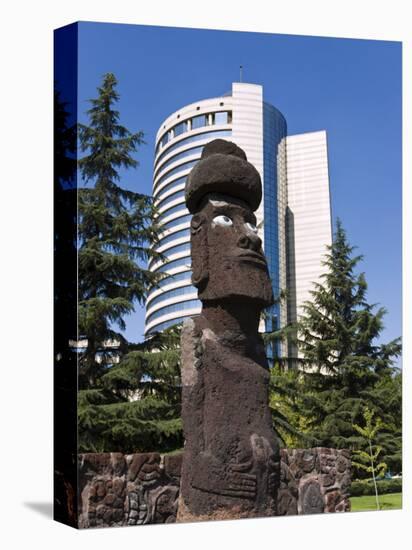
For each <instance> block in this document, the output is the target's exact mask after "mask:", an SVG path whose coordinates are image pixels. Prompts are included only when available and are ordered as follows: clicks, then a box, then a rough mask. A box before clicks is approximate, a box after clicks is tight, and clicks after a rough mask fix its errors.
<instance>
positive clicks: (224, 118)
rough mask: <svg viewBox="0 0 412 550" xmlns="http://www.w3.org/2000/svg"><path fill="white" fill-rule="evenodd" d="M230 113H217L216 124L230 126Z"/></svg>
mask: <svg viewBox="0 0 412 550" xmlns="http://www.w3.org/2000/svg"><path fill="white" fill-rule="evenodd" d="M228 115H229V113H228V112H227V111H224V112H221V113H215V124H228V123H229V116H228Z"/></svg>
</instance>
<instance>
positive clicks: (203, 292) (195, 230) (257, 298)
mask: <svg viewBox="0 0 412 550" xmlns="http://www.w3.org/2000/svg"><path fill="white" fill-rule="evenodd" d="M191 244H192V271H193V275H192V281H193V284H194V285H195V286H197V288H198V290H199V298H200V299H201V300H202V301H211V300H225V301H232V302H239V301H242V300H246V301H247V300H252V301H254V302H256V303H258V304H259V305H260V306H261V307H262V308H263V307H267V306H268V305H271V304H272V303H273V293H272V285H271V281H270V278H269V273H268V268H267V263H266V259H265V256H264V254H263V251H262V242H261V240H260V238H259V237H258V235H257V228H256V218H255V215H254V214H253V212H252V210H251V209H250V208H249V206H248V205H247V204H246V203H245V202H243V201H242V200H240V199H236V198H234V197H229V196H226V195H219V194H213V195H212V194H211V195H207V196H206V197H205V199H204V200H203V203H202V205H201V208H200V210H199V212H198V213H197V214H195V215H194V216H193V218H192V224H191Z"/></svg>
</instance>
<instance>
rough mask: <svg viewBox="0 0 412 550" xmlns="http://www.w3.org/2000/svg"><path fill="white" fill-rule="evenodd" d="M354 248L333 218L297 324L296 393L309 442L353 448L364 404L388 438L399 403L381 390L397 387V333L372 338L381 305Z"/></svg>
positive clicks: (396, 423) (376, 331)
mask: <svg viewBox="0 0 412 550" xmlns="http://www.w3.org/2000/svg"><path fill="white" fill-rule="evenodd" d="M353 251H354V247H352V246H350V245H349V243H348V242H347V238H346V234H345V231H344V229H343V227H342V224H341V223H340V221H339V220H338V222H337V226H336V233H335V236H334V241H333V244H332V245H331V246H330V247H329V250H328V254H327V255H326V258H325V261H324V266H325V273H324V274H323V276H322V281H321V282H320V283H318V284H316V285H315V288H314V290H313V291H312V300H311V301H310V302H309V301H308V302H306V303H305V305H304V307H303V315H302V317H301V318H300V320H299V324H298V334H299V348H300V351H301V352H302V354H303V361H302V365H303V366H302V368H301V376H300V384H299V394H300V400H301V407H302V410H303V411H304V414H305V417H306V419H307V422H306V428H307V430H306V431H307V436H308V437H309V440H310V441H311V444H312V445H322V446H329V447H340V448H342V447H349V448H353V447H355V448H356V446H357V445H358V444H359V437H357V435H354V432H353V424H361V423H362V411H363V410H364V407H365V406H367V407H369V408H370V410H372V411H376V413H377V414H378V415H379V416H380V417H381V418H382V419H383V421H384V422H385V426H386V432H385V430H382V434H383V437H385V433H386V438H387V443H388V442H389V441H390V440H391V439H393V437H394V434H395V432H396V431H398V427H399V425H400V418H397V417H396V407H394V406H393V403H392V405H391V406H389V403H387V402H385V399H384V398H383V394H384V393H385V391H386V393H388V391H390V389H389V388H392V390H393V389H394V386H393V379H394V376H395V375H396V372H397V370H396V368H395V366H394V361H395V358H396V357H397V356H399V354H400V351H401V345H400V340H399V339H396V340H393V341H392V342H389V343H388V344H381V345H378V344H377V343H376V340H377V338H378V336H379V335H380V333H381V332H382V330H383V317H384V315H385V309H384V308H382V307H381V308H378V309H376V306H375V305H370V304H368V302H367V299H366V294H367V284H366V280H365V275H364V273H359V274H357V273H356V271H355V268H356V266H357V264H358V263H359V262H360V260H361V259H362V256H360V255H357V256H355V255H353ZM385 388H386V390H385ZM379 394H380V396H379ZM391 407H392V408H391ZM390 425H392V427H391V428H390V427H389V426H390ZM395 446H396V445H395ZM398 451H399V448H398ZM387 453H392V454H396V449H394V448H393V445H392V450H390V449H389V448H388V445H387V446H386V449H385V447H384V451H383V456H382V458H383V460H385V454H387Z"/></svg>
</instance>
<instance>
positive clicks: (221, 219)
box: [213, 216, 233, 227]
mask: <svg viewBox="0 0 412 550" xmlns="http://www.w3.org/2000/svg"><path fill="white" fill-rule="evenodd" d="M213 223H214V224H216V225H222V226H223V227H230V226H231V225H233V222H232V220H231V219H230V218H229V216H215V217H214V218H213Z"/></svg>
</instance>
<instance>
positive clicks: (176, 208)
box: [157, 202, 189, 223]
mask: <svg viewBox="0 0 412 550" xmlns="http://www.w3.org/2000/svg"><path fill="white" fill-rule="evenodd" d="M176 212H182V214H189V210H188V209H187V208H186V203H184V202H181V203H180V204H176V205H175V206H172V207H171V208H168V209H167V210H165V211H164V212H162V213H161V214H159V216H158V218H157V221H158V223H160V222H161V221H162V220H164V219H165V218H167V217H168V216H171V215H172V214H176Z"/></svg>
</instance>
